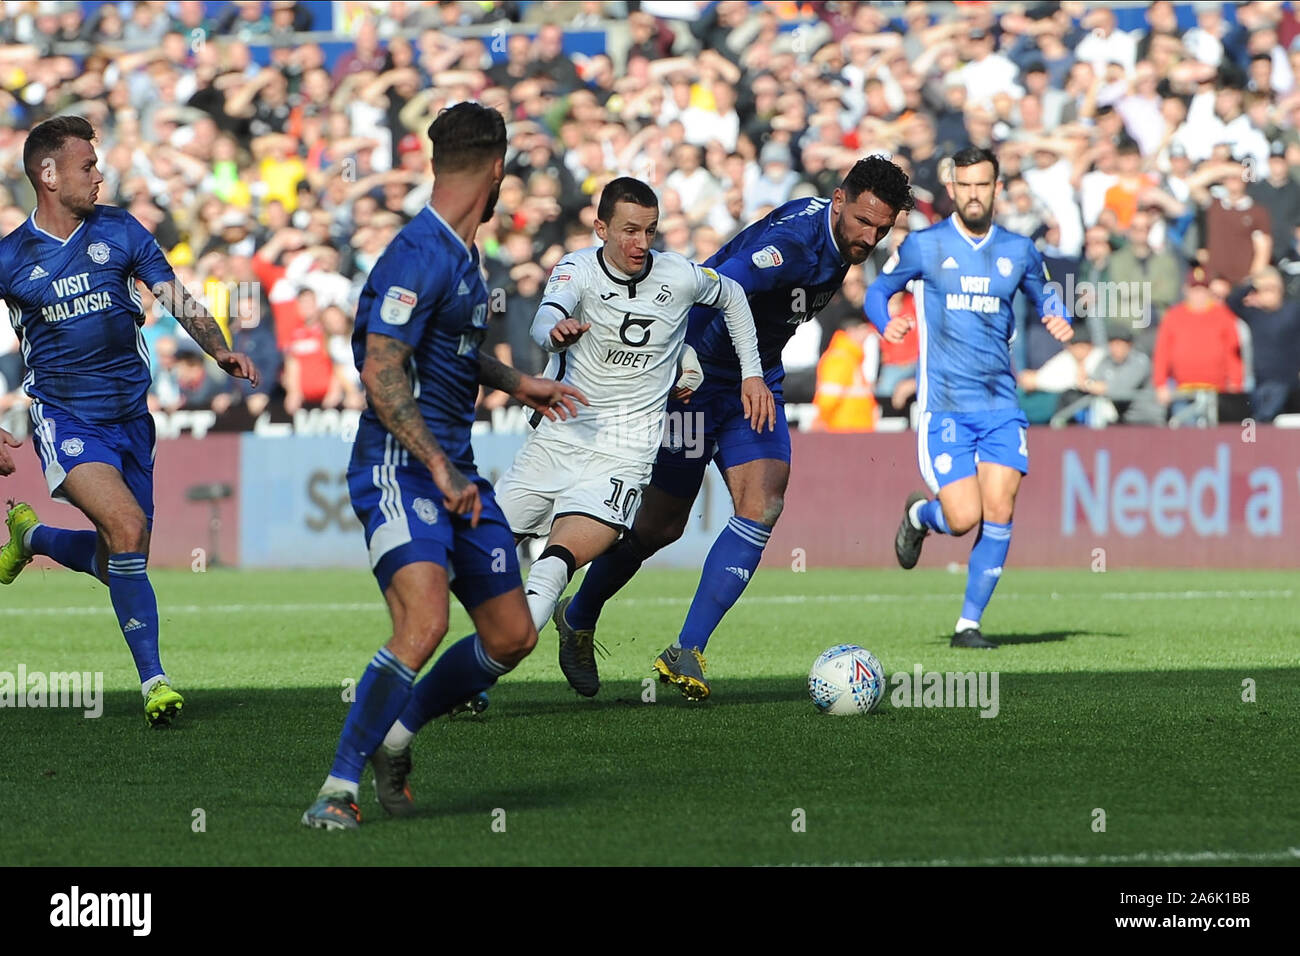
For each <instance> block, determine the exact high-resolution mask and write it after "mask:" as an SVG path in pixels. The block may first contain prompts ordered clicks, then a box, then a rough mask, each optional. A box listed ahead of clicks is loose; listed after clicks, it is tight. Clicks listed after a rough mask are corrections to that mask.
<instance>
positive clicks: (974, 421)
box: [864, 147, 1072, 649]
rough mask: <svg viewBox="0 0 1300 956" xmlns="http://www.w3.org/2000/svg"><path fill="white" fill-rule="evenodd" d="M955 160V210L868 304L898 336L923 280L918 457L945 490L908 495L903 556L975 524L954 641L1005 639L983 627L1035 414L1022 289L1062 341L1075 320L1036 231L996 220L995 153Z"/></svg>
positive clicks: (914, 246) (913, 239)
mask: <svg viewBox="0 0 1300 956" xmlns="http://www.w3.org/2000/svg"><path fill="white" fill-rule="evenodd" d="M953 162H954V169H953V173H952V179H951V180H950V181H949V183H948V194H949V195H950V196H951V197H952V200H953V202H954V204H955V208H956V211H955V212H954V213H953V214H952V215H951V216H950V217H949V218H948V219H945V220H944V221H943V222H940V223H938V224H936V225H934V226H931V227H930V228H928V229H923V230H921V231H919V232H914V233H912V234H911V235H909V236H908V237H907V238H906V239H905V240H903V243H902V245H901V246H899V249H898V253H897V256H896V257H895V258H894V259H891V260H890V261H889V262H888V263H886V265H885V267H884V269H883V270H882V273H881V275H880V277H879V278H877V279H876V281H875V282H873V283H872V284H871V287H870V288H869V289H868V290H867V298H866V302H865V305H864V308H865V310H866V313H867V317H868V318H869V319H870V320H871V322H872V323H873V324H874V325H875V327H876V328H877V329H878V330H880V332H881V334H882V335H883V336H884V337H885V340H886V341H889V342H900V341H902V338H903V336H904V335H905V334H906V333H907V331H908V328H909V324H910V319H908V318H906V317H903V316H898V317H895V318H892V319H891V318H890V316H889V300H890V299H891V298H892V297H893V296H894V295H895V294H896V293H898V292H901V291H902V290H903V289H904V287H906V286H907V284H908V283H909V282H913V281H915V282H918V283H919V284H920V288H915V287H914V288H913V293H914V295H915V299H916V328H917V333H918V335H919V336H920V349H921V354H920V365H919V368H918V371H917V392H916V401H917V406H918V409H919V411H920V416H921V417H920V420H919V422H918V424H917V457H918V459H919V461H920V467H921V476H922V477H923V478H924V479H925V482H926V484H927V485H928V486H929V488H930V490H931V491H932V492H936V493H937V497H935V498H933V499H930V498H928V496H927V495H925V494H924V493H921V492H916V493H914V494H912V495H911V496H910V497H909V498H908V499H907V502H906V505H905V507H904V513H903V519H902V522H901V523H900V524H899V527H898V532H897V534H896V535H895V538H894V550H895V553H896V555H897V557H898V563H899V564H901V565H902V566H903V567H904V568H912V567H915V565H916V562H917V560H918V559H919V558H920V556H921V544H922V542H923V541H924V540H925V536H926V535H927V534H929V533H930V532H931V531H935V532H938V533H940V534H952V535H963V534H965V533H966V532H968V531H970V530H971V529H973V528H977V527H978V528H979V532H978V534H977V536H976V538H975V545H974V547H972V548H971V555H970V563H969V565H968V567H967V572H966V599H965V603H964V604H963V605H962V610H961V616H960V617H959V618H958V620H957V626H956V628H955V631H954V634H953V637H952V641H951V645H952V646H953V647H971V648H983V649H992V648H995V647H997V644H996V643H994V642H993V641H990V640H988V639H987V638H985V637H984V635H983V634H982V633H981V631H980V619H981V617H982V615H983V613H984V609H985V607H987V606H988V603H989V599H990V598H991V597H992V596H993V589H994V588H995V587H997V583H998V580H999V578H1000V577H1001V575H1002V567H1003V564H1004V563H1005V561H1006V556H1007V550H1008V548H1009V547H1010V545H1011V518H1012V512H1013V511H1014V509H1015V502H1016V492H1017V491H1019V489H1020V480H1021V478H1022V477H1023V476H1024V475H1026V474H1028V472H1029V448H1028V445H1027V429H1028V427H1029V422H1028V419H1026V417H1025V414H1024V412H1022V411H1021V410H1020V405H1019V402H1018V401H1017V398H1016V377H1015V372H1014V370H1013V369H1012V367H1011V348H1010V346H1011V340H1012V338H1013V337H1014V333H1015V319H1014V316H1013V313H1012V311H1011V306H1012V300H1013V299H1014V298H1015V295H1016V291H1017V290H1019V291H1021V292H1023V293H1024V294H1025V295H1027V296H1029V301H1030V305H1031V307H1032V308H1033V309H1034V314H1035V315H1038V316H1040V317H1041V319H1042V322H1043V323H1044V325H1045V326H1046V327H1047V330H1048V332H1050V333H1051V334H1052V336H1053V337H1054V338H1056V339H1058V340H1060V341H1062V342H1064V341H1066V340H1068V339H1069V338H1070V336H1071V334H1072V330H1071V327H1070V321H1069V319H1068V317H1066V316H1065V315H1064V314H1063V312H1062V309H1061V304H1060V301H1059V299H1058V298H1057V297H1056V296H1054V295H1051V294H1049V293H1048V292H1047V291H1046V289H1045V285H1046V283H1047V282H1048V281H1049V277H1048V275H1047V269H1046V267H1045V266H1044V264H1043V257H1042V256H1041V255H1040V254H1039V252H1038V250H1037V249H1036V248H1035V247H1034V243H1033V241H1032V240H1031V239H1029V238H1028V237H1026V236H1021V235H1018V234H1016V233H1013V232H1008V231H1007V230H1005V229H1002V228H1001V227H999V226H997V225H994V223H993V202H994V199H995V198H996V196H997V194H998V191H999V189H1000V187H1001V183H999V182H998V161H997V157H995V156H994V155H993V153H992V152H990V151H989V150H986V149H978V148H976V147H968V148H966V149H963V150H961V151H960V152H958V153H957V154H956V155H955V156H954V157H953Z"/></svg>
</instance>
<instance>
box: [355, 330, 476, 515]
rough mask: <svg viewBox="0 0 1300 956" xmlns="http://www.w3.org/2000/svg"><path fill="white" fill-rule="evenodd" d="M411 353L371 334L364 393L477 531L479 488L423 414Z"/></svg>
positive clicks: (452, 507)
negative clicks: (414, 386)
mask: <svg viewBox="0 0 1300 956" xmlns="http://www.w3.org/2000/svg"><path fill="white" fill-rule="evenodd" d="M411 351H412V349H411V347H410V346H409V345H407V344H406V343H405V342H402V341H399V340H398V339H395V338H392V337H391V336H388V335H379V334H377V333H374V332H370V333H368V334H367V335H366V361H365V364H364V365H363V366H362V367H361V384H362V385H364V386H365V387H366V396H367V397H368V398H369V400H370V407H371V408H372V409H373V410H374V413H375V415H376V416H377V417H378V418H379V423H380V424H381V425H383V426H384V428H386V429H387V430H388V433H389V434H390V435H392V436H393V437H394V438H396V439H397V440H398V441H399V442H401V443H402V447H403V448H405V449H406V450H407V451H409V452H410V453H411V454H412V455H414V456H415V457H416V458H418V459H419V460H420V461H421V462H422V463H423V464H424V466H425V467H426V468H428V469H429V473H430V474H431V475H433V481H434V484H436V485H437V486H438V490H439V491H441V492H442V495H443V504H445V505H446V506H447V510H448V511H450V512H451V513H452V514H458V515H465V514H467V515H469V516H470V525H471V526H474V527H477V526H478V516H479V514H480V512H482V510H483V503H482V501H480V500H479V495H478V488H477V487H476V486H475V485H474V484H473V483H472V482H471V481H470V480H469V479H468V478H466V477H465V476H464V475H462V474H461V473H460V469H458V468H457V467H456V466H455V465H453V464H452V463H451V462H450V461H449V460H448V459H447V455H446V453H445V452H444V451H443V450H442V446H441V445H439V444H438V439H436V438H434V437H433V433H432V432H431V431H429V426H428V425H426V424H425V422H424V416H423V415H421V414H420V406H419V405H417V404H416V402H415V392H414V391H413V390H412V388H411V378H410V375H409V374H408V372H407V367H408V363H409V362H410V360H411Z"/></svg>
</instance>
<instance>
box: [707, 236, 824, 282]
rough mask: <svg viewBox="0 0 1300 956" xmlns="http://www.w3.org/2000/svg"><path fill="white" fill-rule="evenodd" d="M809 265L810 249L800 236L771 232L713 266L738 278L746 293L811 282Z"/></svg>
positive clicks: (727, 275)
mask: <svg viewBox="0 0 1300 956" xmlns="http://www.w3.org/2000/svg"><path fill="white" fill-rule="evenodd" d="M808 266H809V262H808V249H807V248H806V247H805V246H804V244H803V243H801V242H799V241H798V240H797V238H796V237H794V236H791V235H788V234H787V235H777V236H773V235H771V234H769V235H767V236H764V237H759V238H757V239H755V240H754V242H753V243H752V244H746V245H743V246H741V247H740V248H739V249H737V250H736V251H735V253H733V254H732V255H731V256H729V257H728V258H727V259H725V260H723V261H722V262H719V263H717V264H716V265H714V266H713V269H714V271H715V272H718V273H719V274H721V275H724V276H726V277H727V278H729V279H735V280H736V281H737V282H739V283H740V287H741V288H742V289H744V290H745V295H747V296H752V295H756V294H758V293H761V292H771V291H772V290H773V289H795V288H799V287H801V286H805V285H807V284H808V281H809V280H808V276H809V268H808Z"/></svg>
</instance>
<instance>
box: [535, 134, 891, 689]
mask: <svg viewBox="0 0 1300 956" xmlns="http://www.w3.org/2000/svg"><path fill="white" fill-rule="evenodd" d="M912 206H913V199H912V193H911V188H910V186H909V185H908V181H907V176H906V175H905V174H904V173H903V171H902V170H901V169H899V168H898V167H897V166H896V165H894V164H893V163H891V162H890V161H889V160H887V159H884V158H882V157H879V156H869V157H867V158H865V159H862V160H859V161H858V162H857V163H856V164H855V165H854V166H853V168H852V170H850V172H849V174H848V175H847V176H846V177H845V178H844V181H843V182H842V183H841V184H840V186H839V188H837V189H836V190H835V191H834V193H833V195H832V196H831V198H830V199H823V198H814V199H796V200H792V201H791V202H788V203H785V204H783V205H781V206H779V207H778V208H777V209H775V210H773V211H772V212H771V213H770V214H769V215H767V216H766V217H764V218H763V219H760V220H759V221H758V222H756V223H753V224H752V225H750V226H748V227H747V228H745V229H744V230H743V231H741V232H740V233H739V234H738V235H736V236H735V237H734V238H733V239H732V240H731V241H730V242H728V243H727V244H726V245H724V246H723V247H722V248H721V249H719V250H718V251H717V252H716V253H715V254H714V255H713V256H711V257H710V258H709V259H708V261H707V262H706V263H705V265H706V266H709V267H711V268H713V269H714V270H716V271H717V272H718V273H719V274H720V275H723V276H726V277H728V278H731V279H735V280H736V281H737V282H738V283H740V285H741V287H742V288H743V289H744V290H745V293H746V295H747V296H748V299H749V305H750V309H751V310H752V312H753V314H754V324H755V326H756V328H757V329H758V346H759V357H760V359H761V361H762V365H763V371H764V379H765V381H766V382H767V385H768V388H770V389H771V391H772V394H773V396H774V397H775V398H776V401H777V405H776V412H777V415H776V421H775V423H774V425H773V426H772V427H770V428H769V429H768V430H766V431H762V432H756V431H754V430H753V429H752V428H750V427H749V423H748V422H747V421H746V418H745V415H744V410H743V408H742V406H741V401H740V387H739V386H740V366H739V363H738V360H737V357H736V350H735V348H734V347H733V346H732V343H731V338H730V336H729V335H728V333H727V327H726V323H725V322H724V321H723V320H722V318H721V316H720V314H719V312H718V311H717V310H716V309H709V308H707V307H703V306H698V307H696V309H695V311H694V312H693V313H692V315H691V324H690V329H689V331H688V333H687V338H686V341H687V343H688V344H689V345H690V346H691V347H692V348H694V349H695V351H696V353H697V354H698V356H699V361H700V365H701V367H702V368H703V370H704V383H703V385H702V386H701V387H700V389H699V390H698V391H696V393H695V395H694V396H693V397H692V399H691V402H690V404H689V405H684V404H682V403H681V402H678V401H672V400H670V401H669V403H668V413H669V414H670V415H677V416H684V415H686V414H689V413H695V414H696V415H700V416H702V418H703V422H704V447H705V453H704V454H702V455H692V454H691V452H690V450H688V449H673V448H662V449H661V450H660V452H659V457H658V460H657V461H656V463H655V468H654V474H653V477H652V478H651V481H650V484H649V486H647V488H646V492H645V498H644V500H643V502H642V505H641V509H640V511H638V512H637V515H636V519H635V522H634V524H633V527H632V528H631V529H630V530H629V531H628V532H627V533H626V534H625V535H624V536H623V538H622V539H621V540H620V541H619V542H618V544H616V545H615V546H614V547H613V548H611V549H610V550H609V551H607V552H606V553H605V554H604V555H602V556H601V557H599V558H597V559H596V561H595V562H594V563H593V564H592V565H591V567H590V569H588V571H587V576H586V577H585V578H584V579H583V582H582V585H581V587H579V589H578V591H577V592H576V593H575V594H574V596H573V597H572V598H571V599H569V600H567V601H566V602H564V603H563V605H562V607H561V608H559V609H558V610H557V614H556V619H555V620H556V624H557V626H559V627H560V628H561V634H562V636H563V637H564V638H565V639H566V640H573V641H577V642H579V643H588V644H590V643H591V642H593V641H594V637H595V627H596V620H597V618H598V617H599V615H600V612H601V609H602V608H603V607H604V605H605V602H606V601H608V600H609V599H610V598H612V597H613V596H614V594H615V593H617V592H618V590H619V589H620V588H622V587H623V585H625V584H626V583H627V582H628V581H629V580H631V578H632V576H633V575H634V574H636V572H637V570H638V569H639V568H640V567H641V565H642V563H643V562H644V561H645V560H646V559H647V558H649V557H650V555H652V554H654V553H655V552H656V551H658V550H659V549H661V548H663V547H665V546H667V545H669V544H671V543H672V542H673V541H676V540H677V539H678V538H679V537H681V535H682V532H683V531H684V530H685V529H686V522H687V520H688V519H689V517H690V511H691V504H692V502H694V500H695V496H696V494H697V493H698V492H699V490H700V485H701V484H702V482H703V481H704V472H705V469H707V468H708V465H709V461H710V459H712V460H713V461H714V462H715V463H716V464H717V466H718V468H719V470H720V471H721V472H722V473H723V476H724V477H725V478H726V482H727V487H728V488H729V489H730V491H731V498H732V502H733V504H734V507H735V514H734V515H733V516H732V518H731V519H730V520H729V521H728V522H727V526H726V528H724V529H723V531H722V533H721V534H719V535H718V538H717V540H716V541H715V542H714V544H713V547H712V548H711V549H710V551H709V554H708V557H707V558H706V559H705V562H704V568H703V571H702V573H701V575H700V583H699V586H698V588H697V589H696V592H695V598H694V600H693V601H692V602H691V607H690V610H689V612H688V613H687V615H686V621H685V623H684V624H683V626H682V629H681V632H680V634H679V635H678V637H677V639H676V640H675V641H674V642H673V643H672V644H671V645H669V646H668V647H667V648H666V649H665V650H664V652H663V653H662V654H660V655H659V657H658V658H657V659H656V660H655V662H654V667H655V670H656V671H657V672H658V674H659V676H660V679H661V680H664V681H667V682H671V683H673V684H675V685H676V686H677V687H678V689H679V690H680V691H681V692H682V694H683V695H684V696H686V697H687V698H690V699H695V700H701V699H704V698H706V697H708V695H709V692H710V688H709V682H708V679H707V678H706V676H705V662H704V656H703V652H704V648H705V645H706V644H707V643H708V640H709V637H710V636H711V635H712V634H713V632H714V630H715V629H716V628H717V626H718V624H719V622H720V621H721V620H722V617H723V615H724V614H726V612H727V611H728V610H729V609H730V608H731V607H732V605H734V604H735V603H736V601H738V600H739V599H740V596H741V594H742V593H743V592H744V590H745V587H746V585H748V584H749V582H750V580H751V579H752V577H753V574H754V572H755V570H756V569H757V568H758V563H759V560H760V559H761V558H762V555H763V549H764V547H766V545H767V540H768V537H769V536H770V535H771V533H772V527H773V525H775V524H776V521H777V519H778V518H779V517H780V515H781V508H782V504H783V500H784V495H785V489H786V485H787V483H788V482H789V478H790V433H789V429H788V427H787V424H786V419H785V411H784V404H783V402H782V399H781V395H782V392H781V382H782V379H783V378H784V376H785V371H784V369H783V368H782V367H781V350H782V348H784V346H785V344H786V342H788V341H789V340H790V337H791V336H792V335H793V334H794V332H795V329H796V328H797V327H798V326H799V324H800V323H802V322H806V321H807V320H808V319H810V318H812V317H813V316H814V315H816V314H817V312H818V311H819V310H821V309H822V308H823V307H825V305H826V304H827V303H828V302H829V301H830V300H831V297H832V296H833V295H834V294H835V292H836V290H838V289H839V287H840V284H841V283H842V282H843V281H844V276H845V275H846V274H847V273H848V270H849V268H850V267H851V266H854V265H859V264H861V263H862V262H863V261H865V260H866V258H867V256H868V255H869V254H870V253H871V251H872V250H873V249H874V248H875V247H876V244H877V243H878V242H880V241H881V240H882V239H884V238H885V236H886V235H887V234H888V233H889V230H890V229H891V228H892V227H893V225H894V220H895V219H896V218H897V217H898V214H899V213H900V212H905V211H907V210H910V209H911V208H912ZM587 659H589V660H590V661H591V662H592V667H593V668H594V666H595V664H594V658H592V657H591V656H590V655H587ZM592 677H593V678H594V674H593V675H592Z"/></svg>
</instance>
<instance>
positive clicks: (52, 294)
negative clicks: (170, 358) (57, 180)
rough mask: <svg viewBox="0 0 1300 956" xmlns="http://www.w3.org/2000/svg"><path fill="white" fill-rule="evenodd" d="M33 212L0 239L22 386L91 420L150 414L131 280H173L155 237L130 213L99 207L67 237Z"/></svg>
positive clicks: (0, 281) (1, 276)
mask: <svg viewBox="0 0 1300 956" xmlns="http://www.w3.org/2000/svg"><path fill="white" fill-rule="evenodd" d="M34 216H35V214H34V213H33V215H32V216H29V217H28V219H27V221H26V222H24V223H23V224H22V225H21V226H19V227H18V228H17V229H15V230H14V231H13V232H11V233H9V235H7V236H5V237H4V239H0V296H3V297H4V300H5V304H6V305H7V306H8V307H9V319H10V321H11V322H12V323H13V327H14V330H15V331H16V332H17V333H18V338H19V340H20V342H21V344H22V351H23V361H24V363H25V364H26V365H27V370H28V371H27V377H26V378H25V379H24V380H23V388H24V389H25V390H26V392H27V394H28V395H30V396H31V397H32V398H33V399H35V400H37V401H41V402H46V403H48V404H50V405H53V406H55V407H57V408H62V409H64V410H65V411H67V412H69V413H71V414H72V415H73V416H74V417H75V418H77V419H80V420H81V421H83V422H88V423H90V424H105V423H109V422H120V421H125V420H126V419H129V418H135V417H136V416H139V415H143V414H146V413H147V412H148V407H147V405H146V404H145V397H146V395H147V394H148V391H149V384H150V381H151V376H150V374H149V349H148V347H147V346H146V345H145V341H144V336H143V335H142V334H141V332H140V328H141V326H143V325H144V306H143V302H142V300H141V297H140V293H139V290H138V289H137V288H136V284H135V280H136V279H137V278H138V279H142V280H143V281H144V282H145V284H146V285H148V286H149V287H150V288H154V287H155V286H158V285H160V284H167V283H171V282H174V281H175V279H176V275H175V273H174V272H173V271H172V267H171V265H169V264H168V262H167V257H166V256H164V255H163V251H162V249H160V248H159V247H158V243H157V241H156V240H155V239H154V237H153V236H152V235H150V233H149V231H148V230H147V229H145V227H144V226H142V225H140V223H139V221H138V220H136V218H135V217H134V216H132V215H131V214H130V213H129V212H127V211H126V210H124V209H118V208H117V207H115V206H96V207H95V211H94V212H93V213H91V214H90V215H89V216H87V217H86V218H85V219H84V220H82V222H81V224H80V225H79V226H77V228H76V229H75V230H73V233H72V235H70V236H68V238H67V239H57V238H55V237H54V236H52V235H50V234H49V233H48V232H45V231H43V230H41V229H38V228H37V227H36V223H35V221H34Z"/></svg>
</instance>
